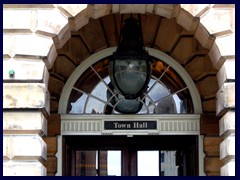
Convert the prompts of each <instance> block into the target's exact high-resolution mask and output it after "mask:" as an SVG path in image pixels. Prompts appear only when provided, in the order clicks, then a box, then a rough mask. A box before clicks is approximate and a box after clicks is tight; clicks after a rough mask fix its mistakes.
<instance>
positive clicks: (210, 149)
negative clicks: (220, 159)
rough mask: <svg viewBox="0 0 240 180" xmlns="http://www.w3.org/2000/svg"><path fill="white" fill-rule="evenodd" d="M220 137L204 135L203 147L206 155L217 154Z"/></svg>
mask: <svg viewBox="0 0 240 180" xmlns="http://www.w3.org/2000/svg"><path fill="white" fill-rule="evenodd" d="M221 141H222V138H221V137H207V136H205V137H204V141H203V147H204V152H205V153H206V155H207V156H219V149H220V143H221Z"/></svg>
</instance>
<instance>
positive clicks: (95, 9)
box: [87, 4, 112, 19]
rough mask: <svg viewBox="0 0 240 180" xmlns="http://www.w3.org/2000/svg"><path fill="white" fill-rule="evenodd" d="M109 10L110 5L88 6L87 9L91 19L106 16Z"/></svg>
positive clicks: (110, 8)
mask: <svg viewBox="0 0 240 180" xmlns="http://www.w3.org/2000/svg"><path fill="white" fill-rule="evenodd" d="M111 10H112V5H111V4H89V5H88V7H87V11H88V15H89V17H91V18H93V19H97V18H100V17H102V16H105V15H107V14H109V13H110V12H111Z"/></svg>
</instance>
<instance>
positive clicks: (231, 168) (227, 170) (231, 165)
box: [221, 159, 235, 176]
mask: <svg viewBox="0 0 240 180" xmlns="http://www.w3.org/2000/svg"><path fill="white" fill-rule="evenodd" d="M221 176H235V159H233V160H231V161H230V162H228V163H227V164H225V165H224V166H222V167H221Z"/></svg>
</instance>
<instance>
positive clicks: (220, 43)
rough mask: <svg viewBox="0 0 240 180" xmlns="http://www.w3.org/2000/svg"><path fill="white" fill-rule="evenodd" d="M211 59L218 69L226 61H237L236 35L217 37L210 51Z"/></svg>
mask: <svg viewBox="0 0 240 180" xmlns="http://www.w3.org/2000/svg"><path fill="white" fill-rule="evenodd" d="M226 44H227V46H226ZM209 57H210V59H211V61H212V63H213V66H214V67H215V68H216V69H220V68H221V66H222V65H223V63H224V62H225V60H226V59H235V33H233V34H231V35H228V36H221V37H217V38H216V40H215V42H214V44H213V46H212V48H211V50H210V51H209Z"/></svg>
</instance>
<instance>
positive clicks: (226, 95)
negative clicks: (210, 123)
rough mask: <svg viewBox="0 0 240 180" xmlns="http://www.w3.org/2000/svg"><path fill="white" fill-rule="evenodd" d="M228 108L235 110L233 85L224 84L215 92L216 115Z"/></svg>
mask: <svg viewBox="0 0 240 180" xmlns="http://www.w3.org/2000/svg"><path fill="white" fill-rule="evenodd" d="M229 108H235V83H224V84H223V85H222V87H221V88H220V89H219V90H218V92H217V109H216V115H217V116H219V115H221V114H222V113H221V112H224V110H225V111H226V110H227V109H229Z"/></svg>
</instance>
